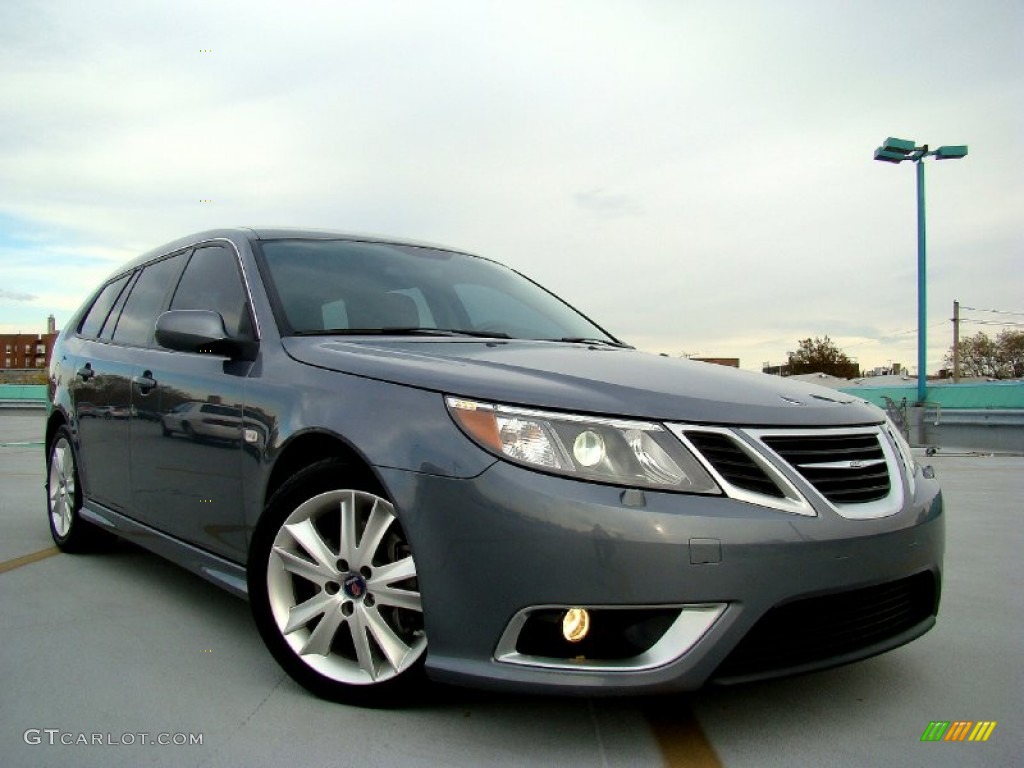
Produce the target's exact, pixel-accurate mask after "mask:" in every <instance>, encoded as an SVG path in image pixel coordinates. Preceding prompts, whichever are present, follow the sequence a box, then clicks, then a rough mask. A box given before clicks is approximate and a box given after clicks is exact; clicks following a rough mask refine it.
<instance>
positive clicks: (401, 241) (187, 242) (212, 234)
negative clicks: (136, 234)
mask: <svg viewBox="0 0 1024 768" xmlns="http://www.w3.org/2000/svg"><path fill="white" fill-rule="evenodd" d="M287 239H294V240H352V241H358V242H368V243H387V244H391V245H409V246H414V247H417V248H435V249H438V250H442V251H451V252H455V253H465V254H468V255H471V256H472V255H476V254H471V253H469V252H468V251H465V250H462V249H459V248H452V247H450V246H446V245H439V244H437V243H428V242H424V241H420V240H412V239H407V238H400V237H389V236H385V235H372V234H365V233H359V232H344V231H341V230H333V229H304V228H299V227H223V228H220V229H208V230H205V231H203V232H196V233H193V234H191V235H185V236H184V237H179V238H178V239H176V240H172V241H170V242H169V243H164V244H163V245H160V246H158V247H156V248H153V249H151V250H149V251H146V253H144V254H142V255H141V256H137V257H135V258H133V259H131V260H129V261H127V262H126V263H125V264H123V265H122V266H120V267H118V268H117V270H115V271H114V272H113V273H111V275H110V277H108V278H107V280H105V281H104V282H107V281H108V280H110V278H111V277H114V276H116V275H121V274H124V273H125V272H128V271H130V270H132V269H135V268H136V267H139V266H141V265H143V264H146V263H148V262H150V261H153V260H154V259H158V258H160V257H161V256H166V255H168V254H171V253H174V252H175V251H180V250H182V249H184V248H188V247H190V246H193V245H197V244H199V243H202V242H207V241H210V240H229V241H231V242H233V243H235V244H236V245H239V244H240V243H241V242H242V241H245V240H287Z"/></svg>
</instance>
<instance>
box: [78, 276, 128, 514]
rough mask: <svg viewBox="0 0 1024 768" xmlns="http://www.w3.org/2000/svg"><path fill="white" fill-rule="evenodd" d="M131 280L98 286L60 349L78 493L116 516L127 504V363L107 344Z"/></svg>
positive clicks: (120, 351)
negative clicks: (67, 360) (66, 357)
mask: <svg viewBox="0 0 1024 768" xmlns="http://www.w3.org/2000/svg"><path fill="white" fill-rule="evenodd" d="M135 276H136V275H134V274H127V275H124V276H122V277H119V278H118V279H116V280H114V281H112V282H110V283H108V284H107V285H106V286H104V287H103V289H102V290H101V291H100V293H99V295H98V296H97V298H96V300H95V301H94V302H93V304H92V307H91V308H90V309H89V311H88V312H87V313H86V315H85V318H84V319H83V320H82V323H81V325H79V327H78V329H77V332H76V334H75V336H74V337H73V338H71V339H69V341H68V343H67V345H66V349H67V351H68V352H69V353H70V354H71V358H72V366H73V369H74V370H72V371H70V374H71V380H70V382H69V383H68V392H69V394H70V397H71V403H72V409H73V416H74V420H73V423H74V425H75V427H76V431H77V436H78V464H79V467H78V469H79V479H80V481H81V483H82V490H83V493H84V494H85V495H86V497H88V498H89V499H94V500H96V501H98V502H100V503H101V504H103V505H105V506H107V507H110V508H112V509H115V510H118V511H122V512H124V511H126V510H127V508H128V507H129V505H130V502H131V487H130V485H129V477H128V461H129V457H128V414H129V409H130V407H131V376H132V362H131V361H130V360H129V359H127V358H126V354H125V352H126V350H124V349H123V348H121V347H118V346H115V345H113V344H112V343H111V336H112V335H113V333H114V326H115V325H116V324H117V316H118V314H119V313H120V311H121V307H122V306H123V304H124V301H125V299H126V298H127V296H128V293H129V290H130V288H131V283H132V281H133V279H134V278H135Z"/></svg>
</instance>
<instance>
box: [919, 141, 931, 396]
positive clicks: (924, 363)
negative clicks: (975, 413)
mask: <svg viewBox="0 0 1024 768" xmlns="http://www.w3.org/2000/svg"><path fill="white" fill-rule="evenodd" d="M925 152H927V147H926V148H925ZM927 338H928V296H927V291H926V289H925V236H924V155H923V154H922V155H921V156H920V157H919V158H918V160H917V402H918V403H919V404H921V405H923V404H924V401H925V388H926V387H927V384H928V351H927V347H928V344H927Z"/></svg>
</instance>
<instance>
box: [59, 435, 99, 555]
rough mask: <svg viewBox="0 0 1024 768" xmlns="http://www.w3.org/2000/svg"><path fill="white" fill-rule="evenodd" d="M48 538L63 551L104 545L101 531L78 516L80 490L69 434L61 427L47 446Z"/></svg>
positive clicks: (74, 550)
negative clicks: (48, 457)
mask: <svg viewBox="0 0 1024 768" xmlns="http://www.w3.org/2000/svg"><path fill="white" fill-rule="evenodd" d="M46 499H47V507H48V509H49V519H50V535H51V536H53V540H54V542H55V543H56V544H57V546H58V547H60V548H61V549H62V550H63V551H64V552H86V551H89V550H92V549H95V548H97V546H99V545H100V544H102V543H104V542H105V540H106V539H107V537H106V536H105V535H104V532H103V531H102V530H100V529H99V528H97V527H96V526H94V525H93V524H92V523H90V522H88V521H87V520H83V519H82V516H81V509H82V489H81V486H80V484H79V481H78V460H77V458H76V456H75V449H74V447H73V446H72V444H71V433H70V432H69V431H68V428H67V427H61V428H60V429H58V430H57V434H56V435H55V436H54V438H53V442H52V443H51V444H50V461H49V470H48V472H47V474H46Z"/></svg>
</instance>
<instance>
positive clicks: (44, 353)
mask: <svg viewBox="0 0 1024 768" xmlns="http://www.w3.org/2000/svg"><path fill="white" fill-rule="evenodd" d="M55 341H57V329H56V323H55V321H54V319H53V315H50V317H49V318H47V328H46V333H0V370H19V369H20V370H25V369H27V368H38V369H42V370H46V368H47V367H49V365H50V355H51V354H53V344H54V342H55Z"/></svg>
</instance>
